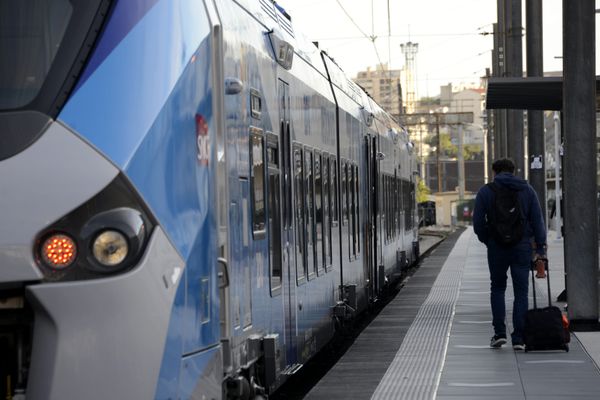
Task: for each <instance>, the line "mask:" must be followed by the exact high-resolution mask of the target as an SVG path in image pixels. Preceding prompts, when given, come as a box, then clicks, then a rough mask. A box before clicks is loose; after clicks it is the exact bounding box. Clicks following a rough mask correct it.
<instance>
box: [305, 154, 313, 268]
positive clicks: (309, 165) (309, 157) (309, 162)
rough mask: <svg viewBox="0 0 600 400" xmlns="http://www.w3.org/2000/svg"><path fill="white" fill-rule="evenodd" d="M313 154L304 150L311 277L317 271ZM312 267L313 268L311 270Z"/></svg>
mask: <svg viewBox="0 0 600 400" xmlns="http://www.w3.org/2000/svg"><path fill="white" fill-rule="evenodd" d="M314 184H315V182H314V172H313V153H312V151H311V150H308V149H305V150H304V189H305V195H306V196H305V203H304V204H305V205H306V207H305V211H306V212H305V213H304V215H305V216H306V217H305V221H306V231H305V232H306V236H305V237H306V266H307V268H308V273H309V276H310V274H312V273H313V272H314V271H315V270H316V267H315V265H316V263H315V261H316V260H315V201H314V198H315V197H314V194H315V193H314ZM311 267H312V268H313V269H312V270H311Z"/></svg>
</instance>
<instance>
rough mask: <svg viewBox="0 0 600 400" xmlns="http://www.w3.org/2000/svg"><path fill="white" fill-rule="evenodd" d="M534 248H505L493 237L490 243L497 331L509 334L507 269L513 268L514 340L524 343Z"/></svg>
mask: <svg viewBox="0 0 600 400" xmlns="http://www.w3.org/2000/svg"><path fill="white" fill-rule="evenodd" d="M530 262H531V248H526V247H524V246H522V245H517V246H514V247H509V248H504V247H500V246H498V245H497V244H496V243H495V242H494V241H493V240H490V242H489V243H488V266H489V269H490V280H491V294H490V302H491V305H492V324H493V326H494V333H495V334H496V335H506V324H505V322H504V321H505V319H506V309H505V301H504V292H505V291H506V279H507V271H508V269H509V268H510V275H511V277H512V283H513V291H514V297H515V300H514V302H513V327H514V331H513V332H512V334H511V337H512V342H513V343H523V331H524V328H525V314H526V313H527V309H528V308H529V303H528V298H527V296H528V290H529V272H530V269H529V268H530Z"/></svg>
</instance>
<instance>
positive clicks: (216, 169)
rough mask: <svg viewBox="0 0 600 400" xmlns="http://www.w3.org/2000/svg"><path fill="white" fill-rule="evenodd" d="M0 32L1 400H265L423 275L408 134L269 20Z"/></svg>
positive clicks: (278, 15) (238, 13) (67, 17)
mask: <svg viewBox="0 0 600 400" xmlns="http://www.w3.org/2000/svg"><path fill="white" fill-rule="evenodd" d="M0 21H1V22H0V227H1V229H0V396H2V397H3V398H6V399H11V400H18V399H21V400H22V399H25V398H27V399H28V400H37V399H61V400H62V399H88V400H95V399H107V398H113V399H151V398H153V399H165V400H166V399H192V398H193V399H221V398H223V399H249V398H265V397H268V396H269V395H271V394H272V393H274V391H276V389H277V388H279V387H280V386H281V385H282V384H283V383H284V382H285V381H286V380H287V379H288V378H289V377H290V376H292V375H294V374H295V373H296V372H297V371H299V370H300V369H301V368H302V367H303V366H304V365H305V364H306V363H307V361H308V360H310V359H311V358H312V357H313V356H314V355H315V354H316V353H317V352H318V351H319V350H320V349H322V348H323V346H324V345H325V344H326V343H327V342H328V341H330V340H331V338H332V337H333V335H334V334H335V332H336V329H340V327H343V326H344V324H348V323H351V322H352V320H353V319H355V318H356V316H357V315H359V314H360V313H362V312H364V311H365V310H367V309H368V308H369V307H370V306H371V305H373V304H375V303H376V302H377V301H379V300H380V299H381V298H382V296H383V294H384V293H385V292H386V288H387V287H388V286H389V285H390V282H391V281H392V280H393V279H394V278H395V277H397V276H399V274H401V273H402V272H403V271H404V269H405V268H406V267H407V266H409V265H410V264H412V263H414V262H415V261H416V260H417V259H418V257H419V244H418V243H419V242H418V216H417V213H416V202H415V187H416V181H417V179H418V177H417V175H418V173H417V167H416V158H415V153H414V152H413V145H412V143H411V142H410V140H409V136H408V134H407V131H406V130H405V129H404V128H403V127H402V126H400V125H399V124H398V123H397V122H396V121H395V120H394V119H393V118H392V117H391V116H390V115H389V114H388V113H387V112H385V111H384V110H383V109H382V107H380V106H379V105H378V104H377V103H376V102H375V101H374V100H373V99H372V98H371V97H369V96H368V94H367V93H366V92H365V91H364V90H363V89H362V88H361V87H359V86H357V85H356V84H355V83H353V82H352V81H351V80H350V79H349V78H348V77H347V75H346V74H345V73H344V72H343V70H342V69H341V68H340V66H338V65H337V63H336V62H335V60H333V59H332V58H331V57H330V56H329V55H328V54H327V53H326V52H325V51H322V50H320V49H319V48H318V46H317V45H315V44H314V43H312V42H310V41H309V40H308V39H307V38H306V36H304V35H303V34H302V33H301V32H297V31H296V30H295V28H294V24H293V23H292V21H293V18H292V17H291V16H290V15H289V14H288V13H287V12H286V11H285V10H284V9H283V8H282V7H281V6H280V5H279V4H277V3H275V2H274V1H272V0H203V1H198V0H136V1H125V0H121V1H117V0H114V1H110V0H86V1H82V0H81V1H80V0H22V1H15V2H8V1H5V2H0Z"/></svg>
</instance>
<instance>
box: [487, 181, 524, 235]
mask: <svg viewBox="0 0 600 400" xmlns="http://www.w3.org/2000/svg"><path fill="white" fill-rule="evenodd" d="M487 186H489V188H490V189H492V191H493V192H494V201H493V204H492V210H491V212H490V213H489V216H490V221H489V225H488V226H489V229H490V232H491V233H492V235H493V237H494V239H495V240H496V242H497V243H498V244H500V245H503V246H514V245H515V244H517V243H519V242H520V241H521V239H522V238H523V231H524V225H523V217H522V213H521V206H520V204H519V196H518V193H519V192H518V191H516V190H511V189H509V188H506V187H504V186H501V185H497V184H495V183H494V182H491V183H488V184H487Z"/></svg>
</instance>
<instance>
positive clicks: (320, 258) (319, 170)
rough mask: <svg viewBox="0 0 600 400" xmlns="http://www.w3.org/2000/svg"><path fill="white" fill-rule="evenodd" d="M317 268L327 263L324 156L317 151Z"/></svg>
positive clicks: (315, 171) (320, 268)
mask: <svg viewBox="0 0 600 400" xmlns="http://www.w3.org/2000/svg"><path fill="white" fill-rule="evenodd" d="M314 157H315V164H314V166H315V169H314V175H315V256H316V258H315V269H316V270H317V272H320V271H321V270H322V268H323V266H324V265H325V264H324V263H323V261H324V258H323V242H324V240H323V239H324V238H323V231H324V230H323V171H322V167H323V165H322V163H323V157H322V155H321V153H319V152H317V151H316V152H315V154H314Z"/></svg>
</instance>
